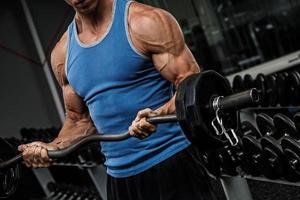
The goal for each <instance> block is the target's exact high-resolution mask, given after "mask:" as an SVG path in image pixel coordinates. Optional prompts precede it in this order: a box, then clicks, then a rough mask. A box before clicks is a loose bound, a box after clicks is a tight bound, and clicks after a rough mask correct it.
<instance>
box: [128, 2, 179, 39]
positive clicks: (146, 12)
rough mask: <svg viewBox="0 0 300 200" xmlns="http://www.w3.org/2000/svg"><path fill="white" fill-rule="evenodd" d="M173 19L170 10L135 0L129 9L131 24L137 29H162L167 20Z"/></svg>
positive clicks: (146, 30) (145, 30) (144, 30)
mask: <svg viewBox="0 0 300 200" xmlns="http://www.w3.org/2000/svg"><path fill="white" fill-rule="evenodd" d="M173 20H174V17H173V16H172V15H171V14H170V13H169V12H168V11H165V10H163V9H161V8H156V7H152V6H149V5H146V4H142V3H138V2H134V3H132V5H131V6H130V9H129V25H130V27H131V28H132V29H133V30H135V31H143V32H145V33H147V32H148V31H149V30H152V31H153V30H160V29H161V28H163V27H162V26H164V24H166V22H168V21H173Z"/></svg>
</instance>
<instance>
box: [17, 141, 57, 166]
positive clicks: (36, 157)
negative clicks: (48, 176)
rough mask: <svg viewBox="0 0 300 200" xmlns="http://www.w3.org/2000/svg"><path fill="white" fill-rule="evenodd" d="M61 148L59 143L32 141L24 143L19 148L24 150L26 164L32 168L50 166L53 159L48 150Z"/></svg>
mask: <svg viewBox="0 0 300 200" xmlns="http://www.w3.org/2000/svg"><path fill="white" fill-rule="evenodd" d="M58 149H60V147H59V145H58V144H53V143H49V144H48V143H43V142H32V143H29V144H22V145H20V146H19V147H18V150H19V151H21V152H22V154H23V159H24V161H25V165H26V166H27V167H31V168H42V167H49V166H50V165H51V159H50V158H49V156H48V150H58Z"/></svg>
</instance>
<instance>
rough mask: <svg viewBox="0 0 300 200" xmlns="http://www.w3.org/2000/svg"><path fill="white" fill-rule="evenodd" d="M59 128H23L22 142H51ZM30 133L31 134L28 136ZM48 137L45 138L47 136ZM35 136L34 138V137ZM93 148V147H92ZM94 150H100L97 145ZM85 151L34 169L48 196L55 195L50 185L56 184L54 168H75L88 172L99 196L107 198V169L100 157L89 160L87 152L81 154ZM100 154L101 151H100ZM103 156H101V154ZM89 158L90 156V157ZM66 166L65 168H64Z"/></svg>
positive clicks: (104, 199)
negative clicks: (31, 132) (49, 165)
mask: <svg viewBox="0 0 300 200" xmlns="http://www.w3.org/2000/svg"><path fill="white" fill-rule="evenodd" d="M58 130H59V129H55V128H54V129H53V128H52V129H51V128H50V129H39V130H38V129H22V130H21V135H22V137H23V139H24V138H25V141H23V142H20V143H28V142H31V140H38V141H45V140H46V141H45V142H49V141H51V140H52V138H54V137H55V134H57V133H58ZM28 131H29V132H30V131H33V134H29V133H28ZM28 134H29V135H30V136H28ZM45 135H46V138H43V137H45ZM32 137H33V138H32ZM91 148H92V147H91ZM93 150H97V152H98V151H100V150H99V149H98V148H97V147H94V149H93ZM81 153H85V152H79V155H74V156H71V158H70V159H69V160H62V161H59V162H54V163H53V166H52V167H50V168H41V169H32V171H33V174H34V175H35V177H36V178H37V180H38V182H39V184H40V186H41V187H42V189H43V192H44V193H45V195H46V198H50V197H51V195H53V191H51V189H50V188H49V187H48V186H49V183H51V184H55V183H56V180H55V178H54V177H55V176H53V173H52V172H51V171H52V169H53V168H56V169H61V170H65V169H66V170H67V171H69V170H68V169H71V168H74V169H80V170H82V171H83V172H85V173H87V174H88V176H89V179H90V181H91V183H92V184H93V186H94V188H95V190H96V191H97V193H98V195H99V198H100V199H102V200H106V198H107V197H106V169H105V168H104V166H103V165H102V163H103V162H102V161H101V160H100V162H99V158H96V160H97V161H95V162H94V161H92V162H89V161H88V160H87V159H86V158H85V157H86V156H84V155H85V154H81ZM99 155H100V152H99ZM100 157H101V156H100ZM88 159H89V158H88ZM64 168H65V169H64Z"/></svg>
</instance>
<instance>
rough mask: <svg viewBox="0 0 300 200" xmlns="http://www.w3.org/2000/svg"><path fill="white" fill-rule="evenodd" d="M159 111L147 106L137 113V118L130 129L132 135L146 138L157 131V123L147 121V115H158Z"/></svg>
mask: <svg viewBox="0 0 300 200" xmlns="http://www.w3.org/2000/svg"><path fill="white" fill-rule="evenodd" d="M157 115H158V113H157V112H155V111H153V110H151V109H150V108H146V109H144V110H141V111H139V112H138V113H137V116H136V118H135V120H134V121H133V122H132V124H131V126H130V127H129V129H128V131H129V134H130V135H131V136H134V137H137V138H140V139H144V138H146V137H148V136H149V135H150V134H152V133H154V132H155V131H156V125H153V124H150V123H149V122H147V121H146V118H147V117H153V116H157Z"/></svg>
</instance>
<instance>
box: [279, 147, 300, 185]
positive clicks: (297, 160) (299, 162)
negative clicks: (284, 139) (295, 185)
mask: <svg viewBox="0 0 300 200" xmlns="http://www.w3.org/2000/svg"><path fill="white" fill-rule="evenodd" d="M283 153H284V155H285V160H286V171H285V175H284V178H285V179H286V180H287V181H290V182H298V181H299V180H300V155H299V154H297V153H296V152H294V151H293V150H291V149H285V150H284V152H283Z"/></svg>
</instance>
